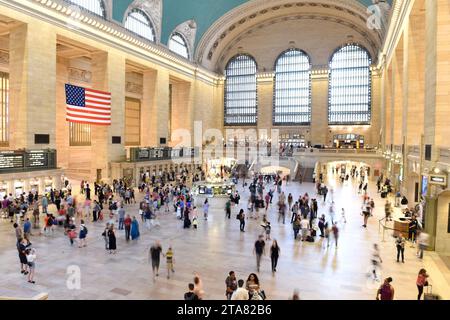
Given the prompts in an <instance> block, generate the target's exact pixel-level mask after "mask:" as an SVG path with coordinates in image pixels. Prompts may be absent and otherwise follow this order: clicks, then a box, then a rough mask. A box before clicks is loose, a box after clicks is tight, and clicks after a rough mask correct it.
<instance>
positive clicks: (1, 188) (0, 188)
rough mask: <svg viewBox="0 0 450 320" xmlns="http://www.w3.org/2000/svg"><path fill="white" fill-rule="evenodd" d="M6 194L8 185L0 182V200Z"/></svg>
mask: <svg viewBox="0 0 450 320" xmlns="http://www.w3.org/2000/svg"><path fill="white" fill-rule="evenodd" d="M7 195H8V185H6V184H3V183H0V200H3V197H4V196H7Z"/></svg>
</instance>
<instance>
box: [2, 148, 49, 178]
mask: <svg viewBox="0 0 450 320" xmlns="http://www.w3.org/2000/svg"><path fill="white" fill-rule="evenodd" d="M55 168H56V150H51V149H47V150H11V151H2V152H0V173H2V172H19V171H32V170H43V169H55Z"/></svg>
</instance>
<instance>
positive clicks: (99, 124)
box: [66, 118, 111, 126]
mask: <svg viewBox="0 0 450 320" xmlns="http://www.w3.org/2000/svg"><path fill="white" fill-rule="evenodd" d="M66 121H69V122H73V123H80V124H95V125H97V126H110V125H111V123H91V122H87V121H86V120H74V119H68V118H66Z"/></svg>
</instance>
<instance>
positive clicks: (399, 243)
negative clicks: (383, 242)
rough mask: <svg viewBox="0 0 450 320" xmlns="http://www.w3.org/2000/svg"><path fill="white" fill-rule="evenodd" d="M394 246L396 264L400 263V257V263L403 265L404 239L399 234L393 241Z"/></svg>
mask: <svg viewBox="0 0 450 320" xmlns="http://www.w3.org/2000/svg"><path fill="white" fill-rule="evenodd" d="M395 245H396V247H397V262H400V255H401V256H402V262H403V263H405V238H403V235H402V234H401V233H400V234H399V236H398V237H397V240H395Z"/></svg>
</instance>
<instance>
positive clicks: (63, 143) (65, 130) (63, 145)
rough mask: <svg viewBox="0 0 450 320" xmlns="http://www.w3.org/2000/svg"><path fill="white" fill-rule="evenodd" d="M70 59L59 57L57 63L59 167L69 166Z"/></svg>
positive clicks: (57, 147) (57, 145) (57, 146)
mask: <svg viewBox="0 0 450 320" xmlns="http://www.w3.org/2000/svg"><path fill="white" fill-rule="evenodd" d="M68 67H69V61H68V60H67V59H66V58H62V57H58V58H57V63H56V79H57V81H56V106H57V107H56V119H57V121H56V132H58V134H57V135H56V149H57V151H58V167H60V168H68V167H69V157H70V148H69V122H67V121H66V90H65V84H66V83H68V80H69V70H68Z"/></svg>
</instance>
